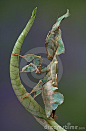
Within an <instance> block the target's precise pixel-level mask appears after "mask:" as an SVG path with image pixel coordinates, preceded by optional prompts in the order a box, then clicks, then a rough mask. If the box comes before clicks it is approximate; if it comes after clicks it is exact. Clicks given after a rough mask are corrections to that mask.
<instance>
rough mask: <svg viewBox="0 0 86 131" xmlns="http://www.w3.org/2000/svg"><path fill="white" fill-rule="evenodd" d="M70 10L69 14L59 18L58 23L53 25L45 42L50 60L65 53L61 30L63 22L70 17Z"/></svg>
mask: <svg viewBox="0 0 86 131" xmlns="http://www.w3.org/2000/svg"><path fill="white" fill-rule="evenodd" d="M69 15H70V14H69V10H67V13H66V14H65V15H63V16H61V17H59V18H58V19H57V21H56V23H55V24H54V25H53V27H52V29H51V31H49V33H48V35H47V37H46V40H45V47H46V51H47V58H48V59H49V60H51V59H53V57H54V55H55V53H56V54H57V55H59V54H61V53H64V50H65V49H64V44H63V41H62V39H61V31H60V29H59V27H60V24H61V21H62V20H63V19H64V18H67V17H69Z"/></svg>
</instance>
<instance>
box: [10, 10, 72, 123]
mask: <svg viewBox="0 0 86 131" xmlns="http://www.w3.org/2000/svg"><path fill="white" fill-rule="evenodd" d="M36 9H37V8H35V9H34V11H33V12H32V16H31V18H30V20H29V22H28V23H27V25H26V27H25V28H24V30H23V31H22V33H21V34H20V36H19V38H18V39H17V41H16V43H15V46H14V48H13V51H12V55H11V60H10V77H11V83H12V86H13V89H14V92H15V94H16V96H17V97H18V99H19V101H20V102H21V103H22V105H23V106H24V107H25V108H26V110H27V111H29V112H30V113H31V114H32V115H34V116H35V117H36V119H38V120H39V118H42V119H45V120H47V121H48V120H51V121H52V118H53V119H55V118H57V116H56V114H55V111H56V109H57V107H58V105H60V104H62V103H63V101H64V96H63V95H62V94H61V93H59V92H58V84H57V73H58V61H57V55H60V54H62V53H64V51H65V49H64V44H63V41H62V38H61V30H60V24H61V21H62V20H63V19H65V18H67V17H69V15H70V14H69V10H67V13H66V14H65V15H63V16H61V17H59V18H58V19H57V21H56V23H55V24H54V25H53V26H52V29H51V30H50V31H49V33H48V35H47V37H46V40H45V47H46V52H47V58H48V59H49V60H51V62H50V64H49V65H48V66H47V67H42V61H43V60H42V58H41V56H37V55H35V54H27V55H24V56H22V55H20V50H21V46H22V43H23V41H24V39H25V37H26V35H27V33H28V32H29V30H30V28H31V26H32V24H33V22H34V19H35V16H36ZM19 57H22V58H24V59H25V60H26V61H27V62H31V63H30V64H29V65H26V66H24V67H23V68H22V71H20V73H22V72H26V73H28V72H33V71H36V72H35V73H39V74H42V73H46V75H45V77H44V78H43V79H41V80H40V81H39V83H38V84H37V85H36V86H35V87H34V88H33V89H32V91H31V92H30V93H28V92H27V91H26V89H25V88H24V87H23V85H22V84H21V81H20V77H19V64H18V61H19ZM32 93H34V96H33V98H32V97H31V95H30V94H32ZM39 94H42V98H43V102H44V104H45V112H44V110H43V109H42V108H41V107H40V106H39V105H38V104H37V102H36V101H34V98H35V97H36V96H38V95H39ZM31 102H32V104H31ZM40 121H41V120H40ZM49 122H50V121H48V123H49ZM42 124H43V121H42Z"/></svg>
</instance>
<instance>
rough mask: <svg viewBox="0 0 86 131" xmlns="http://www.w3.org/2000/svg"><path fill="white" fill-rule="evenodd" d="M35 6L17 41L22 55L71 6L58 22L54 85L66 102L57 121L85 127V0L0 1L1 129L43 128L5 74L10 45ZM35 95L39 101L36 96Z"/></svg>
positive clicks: (37, 43)
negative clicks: (58, 65) (59, 50)
mask: <svg viewBox="0 0 86 131" xmlns="http://www.w3.org/2000/svg"><path fill="white" fill-rule="evenodd" d="M35 7H38V9H37V15H36V19H35V22H34V24H33V27H32V28H31V30H30V32H29V34H28V36H27V37H26V39H25V41H24V44H23V46H22V50H21V54H22V55H23V54H25V53H26V52H27V51H28V50H30V49H33V48H35V47H44V46H45V45H44V42H45V38H46V35H47V34H48V31H49V30H50V29H51V27H52V25H53V24H54V23H55V22H56V19H57V18H58V17H59V16H61V15H63V14H65V13H66V10H67V9H69V10H70V14H71V16H70V17H69V18H67V19H65V20H64V21H62V23H61V30H62V39H63V41H64V44H65V50H66V51H65V54H61V55H60V59H61V61H62V65H63V75H62V78H61V80H60V81H59V84H58V86H59V92H61V93H62V94H64V97H65V102H64V103H63V104H62V105H61V106H59V107H58V109H57V112H56V114H57V116H58V119H57V120H56V122H57V123H58V124H60V125H61V126H65V125H68V124H70V125H71V126H78V130H83V131H84V130H86V75H85V74H86V36H85V35H86V34H85V33H86V1H85V0H83V1H81V0H40V1H38V0H21V1H17V0H7V1H5V0H3V1H2V0H1V1H0V131H34V130H35V131H40V130H41V131H44V130H45V129H44V128H43V127H42V126H41V125H40V124H39V123H38V122H37V121H36V120H35V119H34V117H33V116H32V115H31V114H30V113H28V112H27V111H26V110H25V109H24V107H23V106H22V105H21V104H20V102H19V101H18V99H17V97H16V95H15V94H14V91H13V89H12V85H11V82H10V75H9V64H10V55H11V52H12V49H13V46H14V44H15V41H16V39H17V37H18V36H19V34H20V33H21V31H22V29H23V28H24V27H25V25H26V23H27V21H28V20H29V18H30V16H31V12H32V10H33V9H34V8H35ZM33 53H34V52H33ZM44 57H46V55H45V54H44ZM28 77H29V76H28ZM32 80H34V79H32ZM36 82H37V81H36ZM23 84H24V83H23ZM24 86H25V87H26V89H27V90H28V91H31V90H32V89H31V88H29V85H28V87H27V86H26V85H25V84H24ZM36 100H37V101H38V103H39V104H40V105H41V106H43V107H44V105H43V101H42V98H41V96H38V97H37V98H36ZM73 130H74V131H75V130H76V129H73ZM73 130H71V129H68V131H73Z"/></svg>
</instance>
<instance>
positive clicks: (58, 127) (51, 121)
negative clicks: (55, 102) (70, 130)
mask: <svg viewBox="0 0 86 131" xmlns="http://www.w3.org/2000/svg"><path fill="white" fill-rule="evenodd" d="M47 122H48V124H49V125H50V126H51V127H52V128H54V129H55V130H57V131H67V130H65V129H64V128H62V127H61V126H60V125H58V124H57V123H56V122H55V121H54V120H47Z"/></svg>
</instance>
